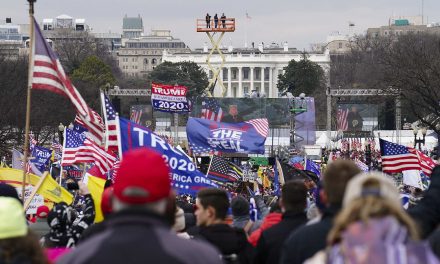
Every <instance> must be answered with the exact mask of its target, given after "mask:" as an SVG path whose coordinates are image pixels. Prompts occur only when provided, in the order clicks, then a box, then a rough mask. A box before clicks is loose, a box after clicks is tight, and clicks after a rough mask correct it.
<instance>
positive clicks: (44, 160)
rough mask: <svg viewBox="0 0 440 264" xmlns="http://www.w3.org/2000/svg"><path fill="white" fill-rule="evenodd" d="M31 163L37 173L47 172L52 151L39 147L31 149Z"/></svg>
mask: <svg viewBox="0 0 440 264" xmlns="http://www.w3.org/2000/svg"><path fill="white" fill-rule="evenodd" d="M31 155H32V159H31V162H32V163H33V164H34V165H35V167H37V168H38V170H39V171H47V166H48V165H49V160H50V158H51V157H52V151H51V150H50V149H47V148H43V147H40V146H34V148H33V149H32V154H31Z"/></svg>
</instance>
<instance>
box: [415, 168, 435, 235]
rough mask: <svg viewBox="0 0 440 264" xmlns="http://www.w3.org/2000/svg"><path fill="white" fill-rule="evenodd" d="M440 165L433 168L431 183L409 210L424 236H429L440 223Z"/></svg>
mask: <svg viewBox="0 0 440 264" xmlns="http://www.w3.org/2000/svg"><path fill="white" fill-rule="evenodd" d="M439 203H440V166H436V167H435V168H434V169H433V170H432V174H431V184H430V185H429V188H428V190H427V191H426V192H425V193H424V195H423V198H422V200H421V201H420V202H419V203H418V204H417V205H415V206H414V207H412V208H411V209H409V210H408V214H409V215H410V216H411V217H412V218H413V219H414V220H416V222H417V223H418V224H419V228H420V230H421V233H422V237H423V238H427V237H428V236H429V235H430V234H431V233H432V232H434V230H435V229H436V228H437V225H438V223H440V204H439Z"/></svg>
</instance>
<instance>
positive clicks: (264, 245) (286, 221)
mask: <svg viewBox="0 0 440 264" xmlns="http://www.w3.org/2000/svg"><path fill="white" fill-rule="evenodd" d="M306 222H307V216H306V214H305V213H291V212H286V213H284V214H283V218H282V220H281V222H279V223H278V224H276V225H274V226H272V227H270V228H268V229H267V230H265V231H263V233H262V234H261V237H260V240H258V244H257V248H256V255H255V258H254V263H258V264H260V263H261V264H262V263H274V264H278V263H279V259H280V254H281V248H282V246H283V243H284V241H285V240H286V239H287V237H288V236H289V234H290V233H291V232H292V231H293V230H295V229H296V228H298V227H299V226H301V225H303V224H304V223H306Z"/></svg>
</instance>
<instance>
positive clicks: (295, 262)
mask: <svg viewBox="0 0 440 264" xmlns="http://www.w3.org/2000/svg"><path fill="white" fill-rule="evenodd" d="M339 210H340V207H338V206H330V207H329V208H327V209H325V210H324V213H323V216H322V219H321V220H320V221H319V222H318V223H316V224H311V225H305V226H302V227H299V228H298V229H297V230H295V231H294V232H292V233H291V234H290V236H289V237H288V238H287V239H286V241H285V242H284V245H283V249H282V251H281V261H280V263H282V264H302V263H304V261H305V260H306V259H308V258H311V257H312V256H313V255H315V254H316V252H318V251H320V250H323V249H324V248H325V247H326V245H327V244H326V243H327V235H328V233H329V232H330V230H331V228H332V227H333V218H334V217H335V216H336V214H337V213H338V212H339Z"/></svg>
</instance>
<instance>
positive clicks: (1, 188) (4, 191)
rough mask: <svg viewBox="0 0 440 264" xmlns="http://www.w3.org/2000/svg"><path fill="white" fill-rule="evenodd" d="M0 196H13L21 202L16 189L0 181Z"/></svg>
mask: <svg viewBox="0 0 440 264" xmlns="http://www.w3.org/2000/svg"><path fill="white" fill-rule="evenodd" d="M0 197H10V198H14V199H16V200H18V201H20V203H22V201H21V200H20V198H19V197H18V193H17V190H16V189H15V188H14V187H13V186H11V185H9V184H6V183H0Z"/></svg>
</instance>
